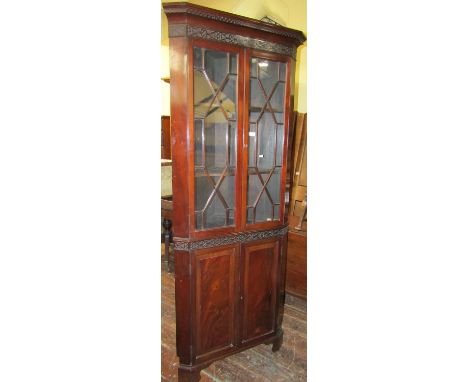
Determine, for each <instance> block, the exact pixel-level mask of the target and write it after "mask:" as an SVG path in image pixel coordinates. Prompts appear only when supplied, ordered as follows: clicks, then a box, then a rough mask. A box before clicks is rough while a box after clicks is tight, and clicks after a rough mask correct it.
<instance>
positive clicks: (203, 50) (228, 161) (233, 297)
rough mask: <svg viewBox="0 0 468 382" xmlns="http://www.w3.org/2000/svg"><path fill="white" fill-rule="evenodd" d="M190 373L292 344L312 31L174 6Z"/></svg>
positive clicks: (184, 367)
mask: <svg viewBox="0 0 468 382" xmlns="http://www.w3.org/2000/svg"><path fill="white" fill-rule="evenodd" d="M163 7H164V11H165V13H166V15H167V17H168V24H169V44H170V75H171V123H172V126H171V131H172V138H171V140H172V159H173V164H172V177H173V179H172V182H173V187H172V189H173V227H174V228H173V229H174V249H175V251H174V257H175V285H176V327H177V355H178V357H179V360H180V365H179V381H198V380H199V378H200V370H201V369H202V368H204V367H206V366H208V365H209V364H210V363H211V362H213V361H215V360H217V359H220V358H222V357H225V356H227V355H230V354H233V353H236V352H239V351H242V350H244V349H246V348H249V347H251V346H255V345H257V344H260V343H272V344H273V350H278V349H279V348H280V346H281V342H282V336H283V332H282V329H281V323H282V307H283V304H284V284H285V282H284V277H285V265H286V259H285V257H286V248H287V243H286V240H287V221H286V219H287V211H286V209H287V203H286V200H287V195H288V192H289V174H288V164H289V162H290V161H289V152H290V151H289V150H288V142H289V141H290V129H289V125H290V116H291V113H292V107H293V91H294V68H295V55H296V48H297V46H299V45H300V44H301V43H302V42H304V41H305V37H304V35H303V33H302V32H299V31H296V30H292V29H288V28H284V27H281V26H278V25H274V24H270V23H265V22H261V21H258V20H253V19H249V18H245V17H241V16H236V15H232V14H229V13H225V12H220V11H217V10H213V9H209V8H205V7H200V6H197V5H193V4H190V3H165V4H163Z"/></svg>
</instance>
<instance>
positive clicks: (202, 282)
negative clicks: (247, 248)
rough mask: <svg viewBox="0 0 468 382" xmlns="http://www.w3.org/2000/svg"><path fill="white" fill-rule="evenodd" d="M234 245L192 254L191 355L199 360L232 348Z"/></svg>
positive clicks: (235, 297) (235, 288)
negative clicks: (193, 284) (193, 314)
mask: <svg viewBox="0 0 468 382" xmlns="http://www.w3.org/2000/svg"><path fill="white" fill-rule="evenodd" d="M238 252H239V251H238V245H233V246H225V247H218V248H207V249H202V250H197V251H195V253H194V258H193V259H194V260H193V261H194V264H193V269H194V276H195V277H194V283H195V327H196V330H195V333H196V334H195V354H196V358H197V359H200V358H203V357H204V356H206V355H212V354H213V353H215V352H218V351H219V352H221V351H224V350H226V349H229V348H231V347H233V346H234V345H235V342H236V341H235V340H236V330H237V325H236V320H235V314H236V311H237V309H238V282H237V280H238V275H239V271H238V263H239V260H238V258H239V256H238Z"/></svg>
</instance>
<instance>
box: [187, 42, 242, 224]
mask: <svg viewBox="0 0 468 382" xmlns="http://www.w3.org/2000/svg"><path fill="white" fill-rule="evenodd" d="M192 52H193V72H192V75H193V170H194V172H193V175H194V182H193V186H194V227H193V228H194V230H195V231H199V232H200V231H207V230H213V229H216V230H218V231H219V230H220V229H221V230H223V229H224V230H225V231H226V232H228V231H229V230H230V231H232V230H233V229H234V227H235V226H236V221H237V220H238V217H237V208H236V204H237V203H238V202H239V201H238V195H237V192H236V190H237V188H238V187H239V180H238V177H237V173H238V167H239V166H238V161H239V160H238V157H237V152H238V150H237V145H238V141H239V139H238V134H239V133H240V132H241V129H240V127H239V117H238V116H239V106H238V105H239V102H238V97H239V87H240V86H241V85H242V81H241V79H239V77H240V74H239V60H240V56H241V52H240V49H239V48H238V47H230V48H229V47H226V46H219V45H217V44H213V43H207V42H206V41H205V42H194V43H193V47H192Z"/></svg>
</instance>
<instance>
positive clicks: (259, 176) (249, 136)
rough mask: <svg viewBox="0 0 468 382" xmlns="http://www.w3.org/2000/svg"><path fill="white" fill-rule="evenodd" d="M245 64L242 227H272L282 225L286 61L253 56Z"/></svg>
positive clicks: (283, 58) (285, 129)
mask: <svg viewBox="0 0 468 382" xmlns="http://www.w3.org/2000/svg"><path fill="white" fill-rule="evenodd" d="M265 57H268V58H265ZM248 63H249V67H248V69H247V70H248V73H249V81H247V82H246V83H247V85H248V110H247V112H246V115H245V123H244V125H245V130H246V131H245V134H244V141H245V142H246V143H247V145H246V147H247V153H246V159H247V160H246V162H247V166H246V167H247V174H246V178H247V179H246V181H247V184H246V224H247V226H249V225H250V226H253V225H255V226H256V227H260V226H265V225H266V226H272V225H275V224H278V223H279V222H280V221H282V219H283V214H284V212H283V210H284V185H285V176H286V166H285V162H286V155H287V150H285V149H284V147H285V144H287V131H288V127H289V126H288V125H289V118H288V115H289V108H290V107H289V102H288V97H289V95H288V91H287V89H288V87H289V80H288V75H289V69H288V67H289V61H288V59H287V58H285V57H281V56H274V58H272V57H271V55H264V54H261V53H255V54H254V53H253V54H251V55H249V57H248ZM252 228H253V227H252Z"/></svg>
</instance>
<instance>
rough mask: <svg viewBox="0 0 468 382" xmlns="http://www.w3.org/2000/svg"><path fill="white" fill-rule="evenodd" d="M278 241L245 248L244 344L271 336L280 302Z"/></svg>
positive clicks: (243, 291)
mask: <svg viewBox="0 0 468 382" xmlns="http://www.w3.org/2000/svg"><path fill="white" fill-rule="evenodd" d="M278 255H279V243H278V240H277V239H274V240H272V241H271V242H266V243H261V244H249V245H246V246H245V247H244V259H243V267H244V269H243V285H242V287H243V288H242V299H243V319H242V341H243V342H246V341H249V340H253V339H255V338H258V337H261V336H263V335H266V334H269V333H272V332H273V331H274V327H275V311H276V302H277V281H278Z"/></svg>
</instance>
